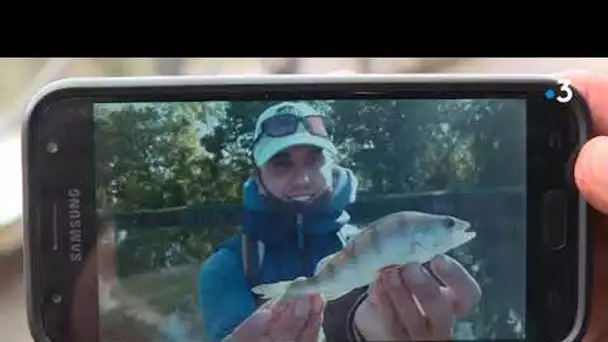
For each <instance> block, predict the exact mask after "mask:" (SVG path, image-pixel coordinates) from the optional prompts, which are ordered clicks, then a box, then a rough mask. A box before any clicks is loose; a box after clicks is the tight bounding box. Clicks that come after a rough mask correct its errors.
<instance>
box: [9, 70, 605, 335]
mask: <svg viewBox="0 0 608 342" xmlns="http://www.w3.org/2000/svg"><path fill="white" fill-rule="evenodd" d="M572 69H586V70H589V71H594V72H600V73H605V72H606V71H608V59H582V58H581V59H513V58H512V59H486V58H463V59H460V58H447V59H437V58H429V59H418V58H401V59H399V58H389V59H386V58H331V59H325V58H272V59H258V58H238V59H237V58H232V59H231V58H165V59H156V58H135V59H127V58H117V59H107V58H102V59H69V58H67V59H66V58H63V59H44V58H42V59H0V75H2V77H0V157H2V158H3V161H4V162H3V168H2V176H1V177H0V182H1V183H0V189H3V190H4V191H3V192H2V197H0V329H1V330H0V331H2V334H3V336H2V340H3V341H14V342H22V341H24V342H25V341H31V338H30V335H29V331H28V327H27V322H26V313H25V287H24V283H23V279H22V266H21V265H22V256H21V253H22V250H21V237H22V231H21V198H22V196H21V154H20V152H21V151H20V148H21V146H20V140H19V139H20V136H19V133H20V132H19V130H20V128H21V120H22V117H23V116H22V110H23V108H24V106H25V105H26V104H27V102H28V100H29V98H30V97H31V96H32V95H33V94H34V93H35V92H36V91H37V90H38V89H39V88H40V87H42V86H43V85H44V84H46V83H49V82H51V81H53V80H56V79H60V78H65V77H74V76H108V77H116V76H143V75H220V74H267V73H273V74H291V73H304V74H305V73H326V72H331V71H337V70H348V71H352V72H356V73H551V72H558V71H564V70H572Z"/></svg>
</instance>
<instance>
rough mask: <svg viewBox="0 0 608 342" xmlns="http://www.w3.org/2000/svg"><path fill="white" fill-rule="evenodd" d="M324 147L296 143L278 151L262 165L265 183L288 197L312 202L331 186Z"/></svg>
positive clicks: (285, 198)
mask: <svg viewBox="0 0 608 342" xmlns="http://www.w3.org/2000/svg"><path fill="white" fill-rule="evenodd" d="M325 166H326V160H325V156H324V154H323V151H322V150H321V149H318V148H313V147H306V146H296V147H292V148H289V149H286V150H284V151H282V152H279V153H278V154H276V155H275V156H274V157H273V158H272V159H271V160H270V161H268V163H266V165H264V167H262V169H261V170H260V177H261V180H262V183H263V184H264V187H265V188H266V190H267V191H270V192H271V193H272V194H273V195H274V196H275V197H277V198H279V199H281V200H284V201H294V200H295V201H299V202H304V203H305V202H309V201H312V200H314V199H316V198H317V197H319V196H320V195H322V194H324V193H325V191H326V190H327V189H328V188H329V187H330V186H331V185H330V184H329V182H330V179H331V178H330V177H328V175H327V168H325Z"/></svg>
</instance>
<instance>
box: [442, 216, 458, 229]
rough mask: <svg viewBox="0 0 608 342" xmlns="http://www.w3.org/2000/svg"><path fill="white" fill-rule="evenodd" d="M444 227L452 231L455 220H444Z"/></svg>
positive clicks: (449, 218)
mask: <svg viewBox="0 0 608 342" xmlns="http://www.w3.org/2000/svg"><path fill="white" fill-rule="evenodd" d="M445 226H446V227H447V228H449V229H452V228H454V227H455V226H456V220H454V219H453V218H451V217H448V218H446V219H445Z"/></svg>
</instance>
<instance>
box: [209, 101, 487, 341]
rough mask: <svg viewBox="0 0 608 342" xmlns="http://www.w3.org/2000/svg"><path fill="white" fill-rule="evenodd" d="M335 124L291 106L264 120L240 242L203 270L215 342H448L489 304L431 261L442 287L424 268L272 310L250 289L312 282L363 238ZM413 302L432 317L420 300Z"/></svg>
mask: <svg viewBox="0 0 608 342" xmlns="http://www.w3.org/2000/svg"><path fill="white" fill-rule="evenodd" d="M327 127H328V125H327V118H326V116H325V115H324V114H323V113H319V111H317V110H315V109H314V108H313V107H311V106H309V105H307V104H305V103H303V102H283V103H279V104H276V105H273V106H271V107H269V108H267V109H266V110H265V111H264V112H263V113H261V114H260V116H259V117H258V119H257V122H256V127H255V132H254V144H253V151H252V152H253V162H254V168H255V170H254V173H253V175H252V177H250V178H249V179H248V180H247V181H246V182H245V184H244V194H243V198H244V208H245V213H244V222H243V228H242V234H240V235H236V236H233V237H231V238H230V239H228V240H227V241H226V242H225V243H223V244H222V245H220V246H219V247H218V248H217V250H216V251H215V253H214V254H212V255H211V256H210V257H209V258H208V259H207V260H206V262H205V263H204V264H203V265H202V267H201V271H200V275H199V282H198V288H199V302H200V308H201V313H202V316H203V321H204V327H205V330H206V332H207V334H208V338H209V339H211V340H213V341H220V340H225V341H256V340H262V339H263V340H264V341H266V340H271V341H274V340H289V341H314V340H316V339H317V336H318V334H319V330H320V329H323V331H324V334H325V336H326V337H327V339H328V340H340V341H344V340H352V341H366V340H367V341H372V340H395V341H397V340H399V341H418V340H445V339H450V338H451V331H452V328H453V324H454V321H455V318H456V317H458V316H459V315H464V314H467V313H468V312H469V311H470V310H471V308H472V307H473V306H475V305H476V304H477V303H478V301H479V299H480V296H481V291H480V288H479V285H478V284H477V283H476V282H475V280H474V279H473V278H472V277H471V276H470V275H469V274H468V273H467V272H466V271H465V269H464V268H463V267H462V266H461V265H459V264H458V263H457V262H456V261H455V260H453V259H450V258H449V257H447V256H440V257H436V258H435V259H433V260H432V262H431V267H432V269H433V271H434V273H435V274H436V275H437V276H438V277H439V278H440V279H441V280H442V282H443V284H442V285H440V284H439V283H438V282H437V281H436V280H435V278H433V277H432V276H431V275H430V274H429V272H428V271H426V270H425V269H424V268H423V267H421V266H420V265H405V266H402V267H397V268H387V269H385V270H383V271H382V272H381V275H380V276H379V277H378V278H377V280H376V281H375V282H374V283H373V284H371V286H370V288H369V289H368V288H367V287H366V288H361V289H357V290H354V291H352V292H351V293H350V294H348V295H346V296H344V297H342V298H340V299H339V300H336V301H333V302H330V303H329V304H326V303H325V301H324V300H323V299H321V298H320V297H319V296H317V295H313V296H309V297H302V298H299V299H296V300H289V301H287V300H285V301H281V302H279V303H278V304H276V305H273V306H270V305H265V304H264V303H263V301H262V300H261V299H259V298H258V297H256V295H255V294H254V293H253V292H252V290H251V289H252V288H253V287H255V286H257V285H260V284H266V283H275V282H279V281H283V280H292V279H295V278H297V277H301V276H310V275H312V274H313V272H314V269H315V266H316V265H317V263H318V262H319V260H321V259H322V258H323V257H325V256H327V255H330V254H333V253H335V252H337V251H338V250H340V249H342V247H343V246H344V245H345V243H346V242H347V241H348V239H349V238H351V237H353V236H355V235H356V234H357V233H358V232H359V229H358V228H356V227H354V226H352V225H350V224H349V215H348V213H347V212H346V211H345V208H346V207H347V206H348V205H349V204H351V203H353V202H354V201H355V198H356V192H357V179H356V178H355V175H354V174H353V172H352V171H351V170H348V169H346V168H344V167H341V166H339V165H337V164H336V163H334V162H333V158H332V156H335V155H336V154H337V149H336V147H335V146H334V144H333V143H332V141H331V140H330V135H329V133H328V128H327ZM412 295H414V296H415V297H416V298H417V299H418V302H419V303H420V306H421V307H422V310H423V311H424V313H425V314H422V313H421V309H420V308H419V307H418V306H417V304H416V303H415V301H414V300H412Z"/></svg>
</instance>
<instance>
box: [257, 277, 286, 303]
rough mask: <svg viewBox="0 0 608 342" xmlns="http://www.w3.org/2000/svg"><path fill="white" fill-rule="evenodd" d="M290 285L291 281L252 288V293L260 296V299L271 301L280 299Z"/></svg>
mask: <svg viewBox="0 0 608 342" xmlns="http://www.w3.org/2000/svg"><path fill="white" fill-rule="evenodd" d="M292 283H293V281H292V280H288V281H280V282H278V283H272V284H263V285H258V286H256V287H254V288H253V289H252V291H253V293H255V294H257V295H260V296H262V299H266V300H273V299H277V298H280V297H282V296H283V295H284V294H285V292H286V291H287V289H288V288H289V286H290V285H291V284H292Z"/></svg>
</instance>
